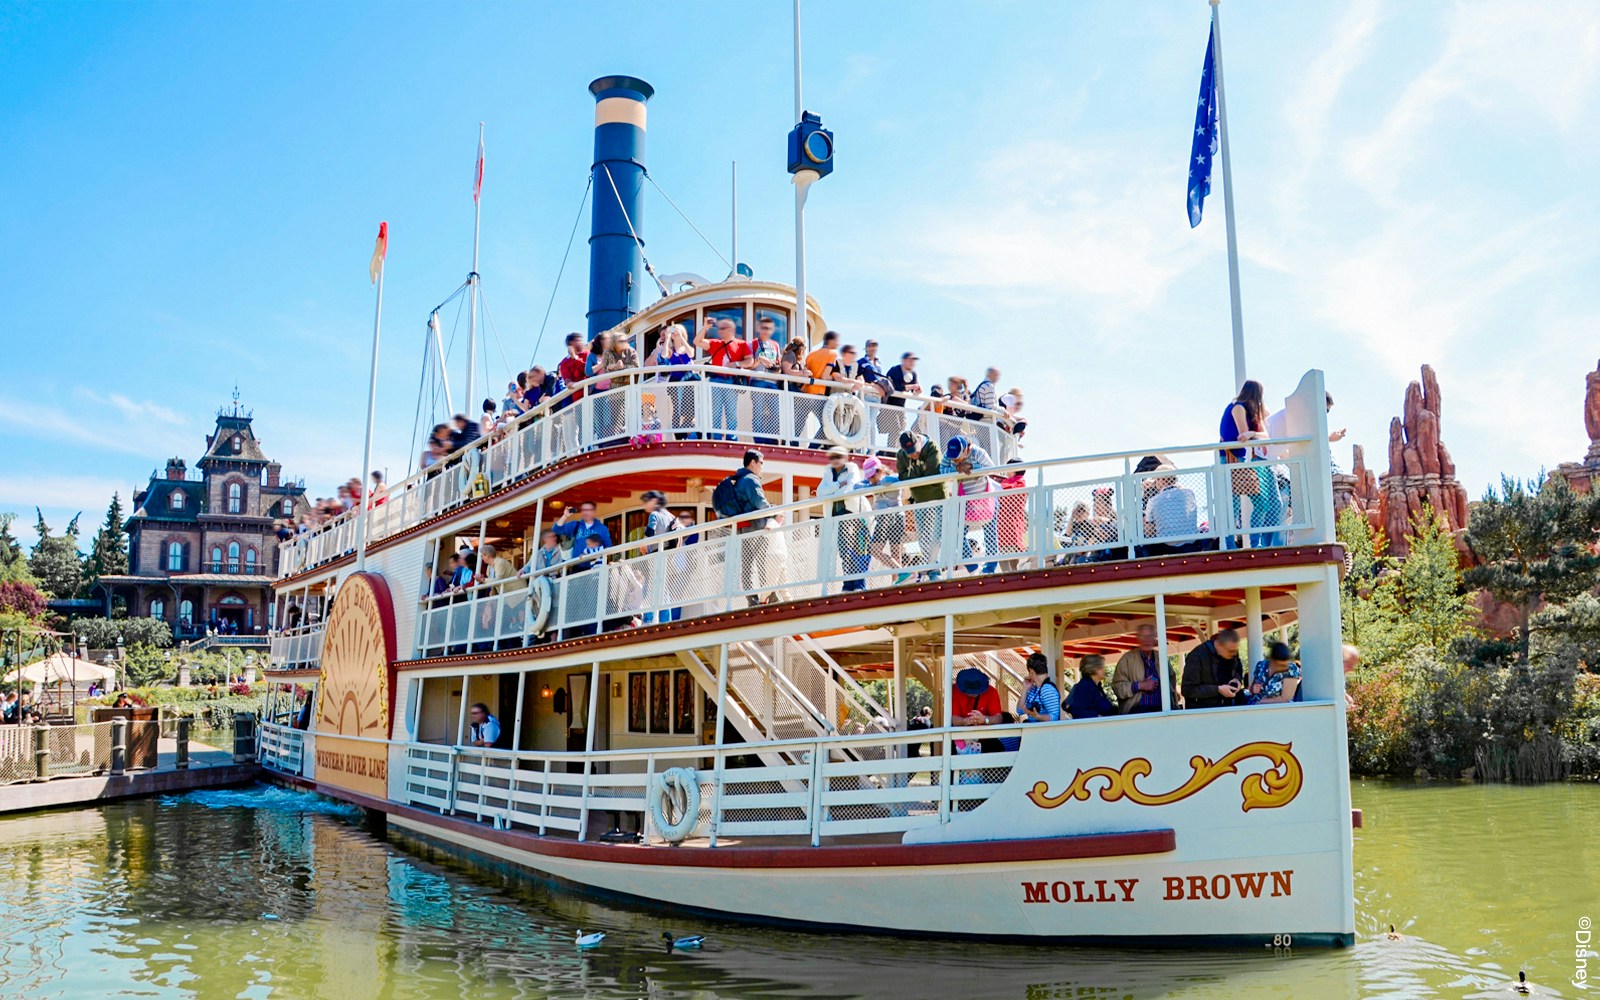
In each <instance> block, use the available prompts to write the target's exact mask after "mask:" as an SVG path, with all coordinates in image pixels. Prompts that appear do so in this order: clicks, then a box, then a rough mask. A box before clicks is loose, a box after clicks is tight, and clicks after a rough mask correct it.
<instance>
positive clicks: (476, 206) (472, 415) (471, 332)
mask: <svg viewBox="0 0 1600 1000" xmlns="http://www.w3.org/2000/svg"><path fill="white" fill-rule="evenodd" d="M478 148H479V149H480V150H481V149H482V148H483V122H479V123H478ZM482 222H483V201H482V194H481V190H480V193H479V196H478V197H476V198H473V199H472V273H471V274H470V275H468V276H467V280H468V281H469V282H471V284H472V306H471V309H470V311H469V317H470V318H469V319H468V326H467V397H466V399H465V400H464V401H463V402H462V404H461V405H462V406H464V407H466V409H465V410H463V411H462V412H464V413H466V415H467V419H468V420H477V419H478V414H477V413H476V412H475V411H474V410H473V409H472V400H473V396H472V370H473V369H474V368H476V367H477V364H478V230H479V227H480V225H481V224H482Z"/></svg>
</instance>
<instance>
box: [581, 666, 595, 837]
mask: <svg viewBox="0 0 1600 1000" xmlns="http://www.w3.org/2000/svg"><path fill="white" fill-rule="evenodd" d="M599 704H600V661H599V660H595V661H594V663H593V664H591V665H590V667H589V717H588V721H587V722H585V723H584V725H585V727H586V728H585V730H584V734H583V755H584V756H583V799H582V801H583V805H582V806H581V807H579V809H578V839H579V840H588V839H589V777H590V776H591V775H592V774H594V759H593V754H594V723H595V714H596V710H597V709H598V707H599Z"/></svg>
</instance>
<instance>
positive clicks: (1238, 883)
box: [1022, 868, 1294, 903]
mask: <svg viewBox="0 0 1600 1000" xmlns="http://www.w3.org/2000/svg"><path fill="white" fill-rule="evenodd" d="M1293 875H1294V869H1292V868H1291V869H1288V870H1286V871H1276V872H1228V873H1222V874H1216V875H1164V876H1162V878H1161V882H1162V889H1163V891H1162V896H1161V899H1162V901H1163V902H1174V901H1187V900H1195V899H1208V900H1209V899H1231V898H1233V897H1238V898H1239V899H1261V898H1262V897H1278V896H1289V895H1293V893H1292V891H1291V879H1292V877H1293ZM1138 885H1139V879H1137V878H1111V879H1107V878H1097V879H1074V880H1072V881H1070V882H1068V881H1055V882H1044V881H1040V882H1023V883H1022V901H1023V902H1024V903H1131V902H1133V901H1134V898H1133V891H1134V889H1135V888H1136V887H1137V886H1138Z"/></svg>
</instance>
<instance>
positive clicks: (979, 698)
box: [950, 667, 1011, 753]
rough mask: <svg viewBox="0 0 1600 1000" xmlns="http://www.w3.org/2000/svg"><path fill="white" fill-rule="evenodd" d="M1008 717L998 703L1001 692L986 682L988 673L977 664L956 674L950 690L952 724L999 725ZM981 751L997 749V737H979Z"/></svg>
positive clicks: (998, 747) (987, 751) (1006, 720)
mask: <svg viewBox="0 0 1600 1000" xmlns="http://www.w3.org/2000/svg"><path fill="white" fill-rule="evenodd" d="M1009 721H1011V720H1010V719H1007V718H1006V713H1005V711H1004V710H1003V709H1002V708H1001V707H1000V692H998V691H996V690H995V687H994V685H993V684H991V683H989V675H988V674H986V673H984V672H983V671H982V670H979V669H978V668H977V667H968V668H966V669H965V670H963V671H961V672H960V673H958V674H956V683H955V688H954V689H953V690H952V691H951V692H950V724H951V725H952V726H998V725H1001V724H1002V723H1006V722H1009ZM982 744H983V752H984V753H999V752H1000V751H1001V749H1002V747H1001V746H1000V741H999V740H998V739H985V740H983V741H982Z"/></svg>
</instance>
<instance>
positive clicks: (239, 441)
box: [233, 434, 244, 455]
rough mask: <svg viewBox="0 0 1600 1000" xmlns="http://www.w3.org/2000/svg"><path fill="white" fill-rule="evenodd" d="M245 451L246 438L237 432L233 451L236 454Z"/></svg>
mask: <svg viewBox="0 0 1600 1000" xmlns="http://www.w3.org/2000/svg"><path fill="white" fill-rule="evenodd" d="M243 451H244V438H242V437H240V436H239V435H237V434H235V435H234V436H233V453H234V454H235V455H238V454H240V453H241V452H243Z"/></svg>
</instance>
